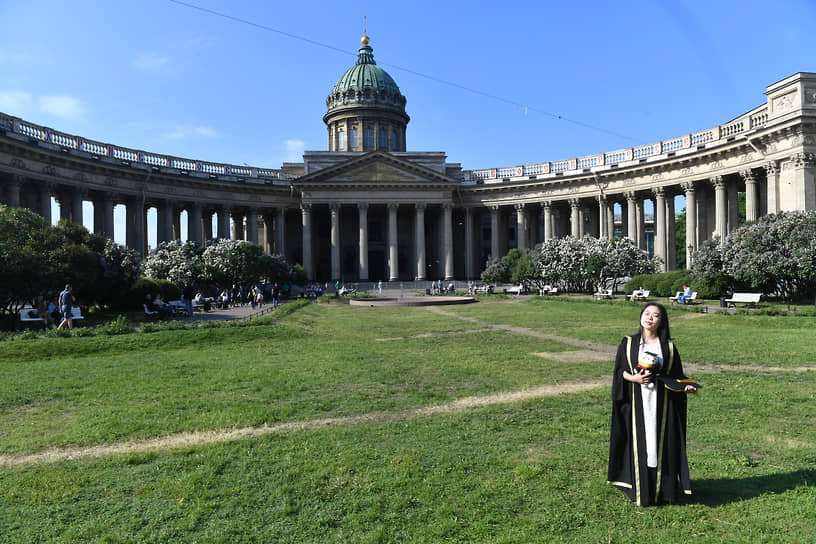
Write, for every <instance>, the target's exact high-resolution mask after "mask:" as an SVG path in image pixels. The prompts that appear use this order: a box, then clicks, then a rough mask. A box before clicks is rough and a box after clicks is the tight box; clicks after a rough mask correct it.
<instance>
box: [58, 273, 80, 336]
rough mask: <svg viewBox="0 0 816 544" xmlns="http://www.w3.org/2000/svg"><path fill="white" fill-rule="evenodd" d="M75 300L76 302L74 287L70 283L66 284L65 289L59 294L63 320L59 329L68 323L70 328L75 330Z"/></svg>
mask: <svg viewBox="0 0 816 544" xmlns="http://www.w3.org/2000/svg"><path fill="white" fill-rule="evenodd" d="M74 302H76V297H75V296H74V293H73V287H72V286H71V284H70V283H66V284H65V289H63V290H62V292H61V293H60V294H59V305H60V312H62V322H61V323H60V324H59V327H57V328H58V329H61V328H63V327H64V326H65V325H66V324H67V325H68V329H69V330H73V328H74V314H73V309H74Z"/></svg>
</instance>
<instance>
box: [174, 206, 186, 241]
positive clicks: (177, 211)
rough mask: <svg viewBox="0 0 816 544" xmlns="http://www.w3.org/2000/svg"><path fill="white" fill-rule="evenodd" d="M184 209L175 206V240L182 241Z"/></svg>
mask: <svg viewBox="0 0 816 544" xmlns="http://www.w3.org/2000/svg"><path fill="white" fill-rule="evenodd" d="M183 211H184V208H177V207H176V205H175V204H174V205H173V240H179V241H181V212H183Z"/></svg>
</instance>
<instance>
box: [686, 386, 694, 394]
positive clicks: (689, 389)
mask: <svg viewBox="0 0 816 544" xmlns="http://www.w3.org/2000/svg"><path fill="white" fill-rule="evenodd" d="M684 391H685V392H686V393H696V392H697V388H696V387H694V386H693V385H687V386H686V388H685V389H684Z"/></svg>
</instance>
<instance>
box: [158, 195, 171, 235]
mask: <svg viewBox="0 0 816 544" xmlns="http://www.w3.org/2000/svg"><path fill="white" fill-rule="evenodd" d="M173 208H174V206H173V201H171V200H162V201H161V202H159V205H158V206H156V244H157V245H158V244H161V243H162V242H169V241H170V240H172V239H173Z"/></svg>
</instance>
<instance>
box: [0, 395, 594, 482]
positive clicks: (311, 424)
mask: <svg viewBox="0 0 816 544" xmlns="http://www.w3.org/2000/svg"><path fill="white" fill-rule="evenodd" d="M608 386H609V383H608V380H598V381H591V382H587V381H583V382H578V383H562V384H550V385H541V386H539V387H536V388H534V389H526V390H522V391H507V392H501V393H494V394H492V395H484V396H478V397H465V398H461V399H457V400H454V401H451V402H448V403H445V404H437V405H433V406H425V407H420V408H411V409H406V410H392V411H383V412H371V413H368V414H361V415H358V416H347V417H336V418H324V419H313V420H307V421H293V422H289V423H278V424H275V425H262V426H260V427H243V428H240V429H230V430H219V431H206V432H189V433H179V434H174V435H170V436H165V437H161V438H154V439H149V440H133V441H129V442H122V443H119V444H102V445H99V446H89V447H86V448H55V449H50V450H46V451H42V452H37V453H29V454H23V455H0V467H15V466H22V465H31V464H50V463H60V462H64V461H74V460H80V459H96V458H100V457H110V456H116V455H126V454H131V453H151V452H164V451H171V450H176V449H182V448H188V447H192V446H204V445H208V444H217V443H223V442H233V441H236V440H243V439H246V438H257V437H259V436H265V435H269V434H285V433H294V432H299V431H308V430H315V429H323V428H327V427H339V426H351V425H362V424H366V423H388V422H392V421H400V420H407V419H414V418H420V417H433V416H438V415H445V414H455V413H459V412H464V411H467V410H472V409H474V408H483V407H486V406H495V405H500V404H511V403H515V402H522V401H526V400H531V399H537V398H542V397H549V396H554V395H560V394H565V393H577V392H581V391H588V390H590V389H596V388H600V387H608Z"/></svg>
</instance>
